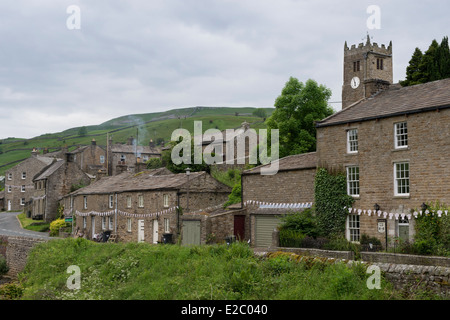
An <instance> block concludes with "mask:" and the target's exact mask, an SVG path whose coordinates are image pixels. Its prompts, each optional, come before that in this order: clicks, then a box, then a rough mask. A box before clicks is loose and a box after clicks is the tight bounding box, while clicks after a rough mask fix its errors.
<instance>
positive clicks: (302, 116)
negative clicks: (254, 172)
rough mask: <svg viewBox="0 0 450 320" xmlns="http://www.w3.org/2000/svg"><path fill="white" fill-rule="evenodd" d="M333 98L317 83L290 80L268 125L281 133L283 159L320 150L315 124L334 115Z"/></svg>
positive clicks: (327, 90) (280, 149)
mask: <svg viewBox="0 0 450 320" xmlns="http://www.w3.org/2000/svg"><path fill="white" fill-rule="evenodd" d="M330 97H331V90H330V89H328V88H327V87H325V86H324V85H318V84H317V82H316V81H314V80H311V79H309V80H307V81H306V83H305V84H303V83H302V82H299V81H298V79H296V78H293V77H290V78H289V81H288V82H286V85H285V87H284V88H283V90H282V91H281V95H280V96H279V97H278V98H277V99H276V100H275V107H276V109H275V111H274V112H273V113H272V115H271V116H270V117H269V118H268V119H267V121H266V124H267V128H268V129H279V136H280V145H279V156H280V157H285V156H288V155H292V154H299V153H305V152H311V151H315V150H316V128H315V122H316V121H319V120H322V119H324V118H326V117H328V116H330V115H332V114H333V109H332V108H331V107H329V106H328V100H329V99H330ZM269 133H270V130H269Z"/></svg>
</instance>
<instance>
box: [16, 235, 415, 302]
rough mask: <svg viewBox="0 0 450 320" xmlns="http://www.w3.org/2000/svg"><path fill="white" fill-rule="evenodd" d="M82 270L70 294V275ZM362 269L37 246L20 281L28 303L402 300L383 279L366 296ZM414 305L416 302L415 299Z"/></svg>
mask: <svg viewBox="0 0 450 320" xmlns="http://www.w3.org/2000/svg"><path fill="white" fill-rule="evenodd" d="M71 265H76V266H78V267H79V268H80V271H81V275H80V279H81V288H80V289H79V290H70V289H68V288H67V285H66V284H67V280H68V278H69V276H70V274H68V273H67V268H68V267H69V266H71ZM368 276H369V275H368V274H366V272H365V270H364V267H362V266H359V267H354V268H349V267H347V266H345V265H344V264H342V263H338V264H328V263H321V262H318V263H314V264H311V263H304V262H297V261H295V259H294V260H293V259H290V258H289V257H288V256H287V255H285V254H279V255H274V256H273V257H272V258H259V257H256V256H254V254H253V252H252V250H251V249H249V248H248V247H247V246H246V245H245V244H234V245H232V246H231V247H227V246H226V245H214V246H202V247H180V246H176V245H167V246H164V245H158V246H154V245H149V244H143V243H142V244H138V243H127V244H125V243H117V244H114V243H94V242H90V241H87V240H83V239H76V240H75V239H64V240H57V241H50V242H47V243H43V244H40V245H38V246H37V247H36V248H35V249H34V250H33V251H32V253H31V254H30V256H29V262H28V264H27V266H26V268H25V271H24V272H23V273H22V274H21V276H20V279H21V284H22V286H23V288H24V291H23V296H22V299H83V300H84V299H120V300H125V299H135V300H140V299H158V300H165V299H169V300H187V299H212V300H222V299H231V300H233V299H245V300H251V299H261V300H266V299H285V300H291V299H314V300H329V299H333V300H335V299H337V300H341V299H355V300H359V299H362V300H366V299H367V300H380V299H383V300H385V299H402V298H404V297H403V296H402V295H401V293H400V292H396V291H394V290H393V289H392V287H391V286H390V284H389V283H386V282H384V280H382V286H381V289H379V290H377V289H372V290H370V289H368V288H367V285H366V280H367V277H368ZM409 298H411V297H409Z"/></svg>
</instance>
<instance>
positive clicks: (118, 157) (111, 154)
mask: <svg viewBox="0 0 450 320" xmlns="http://www.w3.org/2000/svg"><path fill="white" fill-rule="evenodd" d="M107 158H108V159H107V171H108V175H109V176H114V175H116V174H120V173H122V172H125V171H130V172H133V171H141V169H144V168H145V163H146V162H147V161H148V160H149V159H150V158H161V152H160V151H159V150H157V149H156V147H155V144H154V142H153V141H152V140H151V141H150V142H149V144H148V145H147V146H142V145H138V144H137V141H136V139H135V138H133V137H130V138H128V140H127V143H125V144H121V143H113V140H112V138H111V137H110V138H109V140H108V146H107ZM136 167H138V169H136Z"/></svg>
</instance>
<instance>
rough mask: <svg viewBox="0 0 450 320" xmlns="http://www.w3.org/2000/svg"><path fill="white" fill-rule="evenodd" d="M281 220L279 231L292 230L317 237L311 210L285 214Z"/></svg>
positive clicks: (317, 232)
mask: <svg viewBox="0 0 450 320" xmlns="http://www.w3.org/2000/svg"><path fill="white" fill-rule="evenodd" d="M281 220H282V222H283V223H282V225H281V227H280V230H283V229H284V230H294V231H298V232H301V233H302V234H304V235H306V236H309V237H314V238H315V237H317V236H318V235H319V229H318V227H317V220H316V217H315V216H314V215H313V211H312V210H311V209H306V210H304V211H301V212H294V213H292V214H287V215H286V216H284V217H283V218H282V219H281Z"/></svg>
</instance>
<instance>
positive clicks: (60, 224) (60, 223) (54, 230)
mask: <svg viewBox="0 0 450 320" xmlns="http://www.w3.org/2000/svg"><path fill="white" fill-rule="evenodd" d="M69 226H70V223H67V222H65V220H64V218H62V219H56V220H54V221H52V223H50V236H53V237H55V236H57V235H58V234H59V229H62V228H66V227H69Z"/></svg>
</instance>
